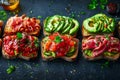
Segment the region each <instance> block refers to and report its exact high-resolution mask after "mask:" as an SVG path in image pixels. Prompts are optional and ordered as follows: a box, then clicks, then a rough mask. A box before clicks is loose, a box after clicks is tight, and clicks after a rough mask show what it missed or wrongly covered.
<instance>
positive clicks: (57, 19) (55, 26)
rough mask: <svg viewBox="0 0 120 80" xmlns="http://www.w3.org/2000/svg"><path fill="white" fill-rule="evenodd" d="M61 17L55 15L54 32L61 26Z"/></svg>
mask: <svg viewBox="0 0 120 80" xmlns="http://www.w3.org/2000/svg"><path fill="white" fill-rule="evenodd" d="M60 17H61V16H59V15H54V16H53V18H54V20H53V23H52V25H53V27H54V28H53V32H54V31H55V30H56V29H57V28H58V26H59V25H60V24H61V23H60Z"/></svg>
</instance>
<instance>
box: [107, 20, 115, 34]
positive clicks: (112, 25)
mask: <svg viewBox="0 0 120 80" xmlns="http://www.w3.org/2000/svg"><path fill="white" fill-rule="evenodd" d="M110 20H112V22H111V23H110V24H109V25H108V29H109V30H110V32H113V31H114V30H115V22H114V19H112V18H110Z"/></svg>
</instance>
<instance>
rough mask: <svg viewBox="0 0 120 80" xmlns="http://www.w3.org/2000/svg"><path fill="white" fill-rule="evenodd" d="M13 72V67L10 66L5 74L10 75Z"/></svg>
mask: <svg viewBox="0 0 120 80" xmlns="http://www.w3.org/2000/svg"><path fill="white" fill-rule="evenodd" d="M13 71H15V66H13V65H11V66H9V68H8V69H7V70H6V72H7V74H11V73H12V72H13Z"/></svg>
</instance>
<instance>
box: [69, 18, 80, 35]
mask: <svg viewBox="0 0 120 80" xmlns="http://www.w3.org/2000/svg"><path fill="white" fill-rule="evenodd" d="M72 21H73V24H74V26H73V28H72V29H70V32H69V34H70V35H74V34H75V33H76V32H77V31H78V30H79V22H78V21H77V20H75V19H72Z"/></svg>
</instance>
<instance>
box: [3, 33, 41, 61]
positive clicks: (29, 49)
mask: <svg viewBox="0 0 120 80" xmlns="http://www.w3.org/2000/svg"><path fill="white" fill-rule="evenodd" d="M38 48H39V41H38V38H37V37H34V36H30V35H27V34H25V33H20V32H18V33H17V35H12V36H5V37H4V38H3V47H2V50H3V55H6V56H7V57H8V59H10V58H13V57H17V56H19V55H21V56H24V57H29V58H34V57H37V51H38Z"/></svg>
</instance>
